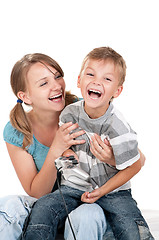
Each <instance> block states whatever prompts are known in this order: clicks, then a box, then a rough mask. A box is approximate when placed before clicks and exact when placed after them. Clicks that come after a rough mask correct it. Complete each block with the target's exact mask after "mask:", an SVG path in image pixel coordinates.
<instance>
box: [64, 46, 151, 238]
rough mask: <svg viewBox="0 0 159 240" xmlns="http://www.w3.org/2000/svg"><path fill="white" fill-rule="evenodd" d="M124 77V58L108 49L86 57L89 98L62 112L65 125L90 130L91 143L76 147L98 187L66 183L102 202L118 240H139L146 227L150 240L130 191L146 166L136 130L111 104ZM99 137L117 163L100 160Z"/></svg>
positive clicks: (83, 76) (84, 86)
mask: <svg viewBox="0 0 159 240" xmlns="http://www.w3.org/2000/svg"><path fill="white" fill-rule="evenodd" d="M125 76H126V64H125V61H124V59H123V58H122V56H120V55H119V54H118V53H117V52H115V51H114V50H113V49H111V48H109V47H102V48H96V49H94V50H93V51H91V52H90V53H89V54H88V55H87V56H86V58H85V59H84V61H83V64H82V68H81V71H80V74H79V78H78V87H79V88H80V89H81V93H82V96H83V99H84V100H82V101H79V102H76V103H74V104H72V105H69V106H68V107H66V108H65V109H64V110H63V112H62V113H61V116H60V125H61V124H63V123H65V122H73V123H75V122H77V123H78V125H79V127H80V128H81V129H84V130H85V132H86V134H85V140H86V143H85V144H83V145H77V146H72V149H73V151H74V152H75V153H76V154H77V156H78V158H79V162H80V166H81V168H82V169H83V170H85V171H86V172H87V173H89V175H90V177H91V184H92V186H93V188H94V190H93V191H92V188H91V186H90V187H88V186H86V187H85V186H80V185H77V184H76V183H73V182H69V181H66V180H64V179H62V183H61V184H62V185H67V186H70V187H72V188H78V189H79V190H81V191H85V193H83V194H82V197H81V200H82V201H83V202H86V203H93V202H96V203H97V204H99V205H100V206H101V207H102V208H103V210H104V212H105V214H106V217H107V219H108V221H109V222H110V224H111V227H112V229H113V232H114V235H115V237H116V238H117V239H136V240H137V239H140V233H139V232H141V231H142V230H143V231H144V233H145V234H147V237H148V238H147V239H153V237H152V236H151V234H150V232H149V231H148V226H147V224H146V222H145V220H144V219H143V217H142V215H141V212H140V210H139V209H138V208H137V205H136V202H135V201H134V200H133V198H132V196H131V190H130V181H129V180H130V179H131V178H132V177H133V176H134V175H135V174H136V173H137V172H138V171H139V170H140V169H141V164H140V160H139V159H140V154H139V152H138V143H137V137H136V133H135V132H134V131H133V130H132V129H131V127H130V126H129V124H128V123H127V122H126V121H125V119H124V117H123V116H122V114H121V113H120V112H119V111H118V110H117V109H116V108H115V107H114V106H113V104H112V100H113V98H117V97H118V96H119V95H120V94H121V92H122V90H123V83H124V81H125ZM94 134H95V135H94ZM93 135H94V136H93ZM99 136H100V137H101V140H104V139H106V138H107V139H108V140H109V142H110V144H111V146H112V149H113V152H114V156H115V161H116V166H115V167H113V166H111V165H109V164H106V163H105V162H104V161H103V162H102V161H100V160H101V156H102V151H104V148H103V144H102V141H101V140H99ZM92 137H93V138H96V139H97V144H96V146H95V145H93V144H91V138H92ZM82 138H83V136H82ZM90 145H91V146H90ZM94 155H96V156H99V158H97V157H95V156H94ZM97 186H98V188H97ZM121 221H122V222H121ZM141 229H142V230H141Z"/></svg>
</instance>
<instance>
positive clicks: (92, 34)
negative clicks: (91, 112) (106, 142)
mask: <svg viewBox="0 0 159 240" xmlns="http://www.w3.org/2000/svg"><path fill="white" fill-rule="evenodd" d="M158 29H159V14H158V1H157V0H156V1H155V0H151V1H146V0H144V1H142V0H134V1H128V0H120V1H119V0H111V1H110V0H109V1H107V0H98V1H94V0H80V1H79V0H58V1H57V0H55V1H54V0H45V1H44V0H42V1H41V0H27V1H23V0H14V1H12V0H10V1H9V0H5V1H1V3H0V86H1V87H0V104H1V105H0V106H1V117H0V196H5V195H9V194H25V193H24V191H23V189H22V187H21V185H20V183H19V180H18V179H17V176H16V174H15V172H14V169H13V167H12V164H11V161H10V159H9V156H8V153H7V150H6V146H5V143H4V141H3V128H4V126H5V124H6V123H7V121H8V120H9V112H10V110H11V109H12V107H13V106H14V105H15V104H16V97H15V96H14V95H13V93H12V91H11V88H10V83H9V81H10V72H11V69H12V67H13V65H14V63H15V62H16V61H17V60H19V59H20V58H21V57H22V56H23V55H24V54H27V53H33V52H41V53H45V54H48V55H50V56H51V57H52V58H54V59H55V60H57V61H58V62H59V63H60V65H61V66H62V68H63V69H64V72H65V81H66V84H67V89H68V90H70V89H71V91H72V92H73V93H76V94H77V95H80V92H79V91H77V88H76V81H77V77H78V73H79V71H80V66H81V62H82V60H83V58H84V57H85V55H86V54H87V53H88V52H89V51H91V50H92V49H93V48H95V47H100V46H110V47H112V48H114V49H115V50H116V51H117V52H119V53H120V54H121V55H122V56H123V57H124V59H125V60H126V63H127V77H126V82H125V84H124V91H123V92H122V94H121V96H120V97H119V98H118V99H116V100H115V101H114V104H115V105H116V106H117V107H118V108H119V109H120V111H121V112H123V114H124V115H125V117H126V119H127V121H128V122H129V123H130V125H131V126H132V127H133V129H134V130H135V131H136V132H137V133H138V141H139V147H140V149H141V150H142V151H143V153H144V154H145V155H146V158H147V160H146V164H145V167H144V168H143V169H142V170H141V172H140V173H139V174H138V175H137V176H135V177H134V178H133V180H132V189H133V196H134V198H135V199H136V200H137V202H138V204H139V207H140V208H141V209H159V197H158V184H159V172H158V169H159V157H158V152H159V151H158V149H159V142H158V140H157V139H158V135H159V127H158V124H159V114H158V103H159V101H158V99H159V97H158V91H159V74H158V72H159V70H158V69H159V67H158V65H159V33H158Z"/></svg>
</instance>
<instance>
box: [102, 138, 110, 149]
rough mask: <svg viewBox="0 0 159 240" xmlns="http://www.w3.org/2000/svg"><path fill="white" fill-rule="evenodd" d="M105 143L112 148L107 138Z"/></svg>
mask: <svg viewBox="0 0 159 240" xmlns="http://www.w3.org/2000/svg"><path fill="white" fill-rule="evenodd" d="M104 143H105V144H106V145H107V146H108V147H111V145H110V142H109V141H108V139H107V138H105V139H104Z"/></svg>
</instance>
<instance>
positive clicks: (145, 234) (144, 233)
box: [136, 221, 154, 240]
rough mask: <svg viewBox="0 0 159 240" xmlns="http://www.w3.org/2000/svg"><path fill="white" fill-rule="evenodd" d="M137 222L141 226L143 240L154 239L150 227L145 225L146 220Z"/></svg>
mask: <svg viewBox="0 0 159 240" xmlns="http://www.w3.org/2000/svg"><path fill="white" fill-rule="evenodd" d="M136 223H137V226H138V228H139V234H140V238H141V240H154V237H153V236H152V234H151V232H150V230H149V228H148V227H146V226H145V224H144V222H142V221H136Z"/></svg>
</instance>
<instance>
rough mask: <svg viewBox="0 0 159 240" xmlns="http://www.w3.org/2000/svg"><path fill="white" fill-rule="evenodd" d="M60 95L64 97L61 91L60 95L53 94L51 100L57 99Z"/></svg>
mask: <svg viewBox="0 0 159 240" xmlns="http://www.w3.org/2000/svg"><path fill="white" fill-rule="evenodd" d="M60 97H62V94H61V93H60V94H58V95H55V96H53V97H50V98H49V100H54V99H57V98H60Z"/></svg>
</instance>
